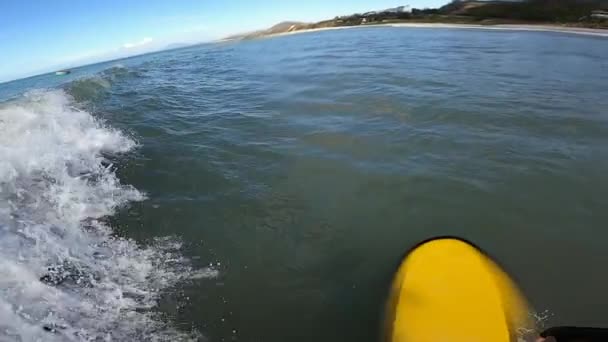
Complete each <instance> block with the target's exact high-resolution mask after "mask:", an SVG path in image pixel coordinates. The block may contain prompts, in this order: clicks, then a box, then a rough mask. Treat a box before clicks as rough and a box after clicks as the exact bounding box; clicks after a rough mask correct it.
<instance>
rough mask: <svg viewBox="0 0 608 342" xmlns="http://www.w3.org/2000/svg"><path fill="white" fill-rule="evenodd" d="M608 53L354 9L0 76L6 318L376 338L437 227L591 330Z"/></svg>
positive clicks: (595, 320) (98, 327) (562, 316)
mask: <svg viewBox="0 0 608 342" xmlns="http://www.w3.org/2000/svg"><path fill="white" fill-rule="evenodd" d="M606 56H608V40H606V39H605V38H598V37H586V36H581V35H576V36H575V35H568V34H561V33H539V32H513V31H485V30H460V29H421V28H417V29H412V28H409V29H405V28H373V29H371V28H370V29H356V30H342V31H327V32H318V33H311V34H301V35H293V36H288V37H277V38H273V39H264V40H257V41H247V42H240V43H218V44H210V45H203V46H197V47H191V48H186V49H180V50H174V51H169V52H164V53H158V54H153V55H146V56H141V57H137V58H131V59H128V60H122V61H117V62H110V63H106V64H99V65H95V66H89V67H84V68H81V69H77V70H74V72H73V73H72V74H71V75H70V76H68V77H57V76H54V75H46V76H39V77H36V78H31V79H27V80H21V81H16V82H12V83H7V84H2V85H0V97H3V98H4V99H10V100H9V101H8V102H6V103H4V104H1V105H0V214H1V215H2V216H1V217H2V218H1V219H0V228H2V230H1V231H0V238H1V239H2V240H0V241H2V242H0V251H1V252H0V253H1V254H2V257H3V259H5V260H6V261H2V262H0V263H5V264H4V266H2V267H0V275H1V277H0V279H2V280H0V328H5V329H8V330H6V331H7V332H6V333H5V335H0V336H9V337H12V338H14V339H17V337H15V336H20V337H21V338H22V339H24V340H28V338H30V337H32V338H34V337H35V338H41V339H43V340H52V339H55V340H58V341H61V340H70V339H72V340H76V341H79V340H85V339H87V338H88V339H95V338H108V336H111V337H112V338H113V339H115V340H149V339H153V338H156V339H157V340H163V341H164V340H179V339H182V340H186V339H202V338H203V337H201V336H205V337H206V338H208V339H209V340H210V341H231V340H241V341H370V340H376V339H377V338H378V337H379V335H380V331H379V328H380V325H381V316H382V310H383V305H384V301H385V298H386V295H387V293H386V291H387V286H388V283H389V281H390V278H391V276H392V272H393V270H394V267H395V266H396V264H397V263H398V261H399V258H400V257H401V255H402V254H403V252H404V251H405V250H407V249H408V248H409V247H410V246H412V245H413V244H415V243H416V242H418V241H420V240H422V239H426V238H429V237H432V236H435V235H445V234H449V235H458V236H461V237H464V238H467V239H470V240H472V241H474V242H475V243H477V244H478V245H480V246H481V247H483V248H484V249H486V250H487V251H488V252H489V253H490V254H492V255H493V256H495V257H496V259H498V260H499V262H501V263H502V264H504V265H505V267H506V268H507V269H508V270H509V271H510V273H511V274H512V275H513V276H514V277H515V278H516V279H517V280H518V282H519V283H520V285H521V286H522V287H523V289H524V291H525V292H526V294H527V295H528V297H529V298H530V300H531V302H532V303H533V304H534V306H535V310H536V312H538V313H541V314H542V315H545V311H546V310H547V312H548V313H549V314H548V316H549V318H548V320H545V323H546V324H549V325H553V324H571V325H575V324H579V325H603V326H608V321H607V320H606V316H605V314H604V313H605V310H604V308H605V307H606V306H607V305H608V296H606V291H605V289H606V288H607V286H608V274H607V273H606V272H604V271H603V270H604V269H605V268H606V264H607V263H608V250H607V249H606V241H607V239H608V233H607V232H606V226H607V223H608V214H607V212H606V210H605V207H606V204H607V200H606V198H607V195H608V179H607V178H606V174H607V172H608V112H607V111H606V108H608V97H607V96H606V95H607V94H608V60H607V59H606ZM33 89H38V90H36V91H33ZM24 93H26V95H23V94H24ZM5 269H6V270H7V271H4V270H5ZM45 276H46V277H45ZM23 288H25V289H27V291H26V292H27V293H26V294H24V293H23V291H22V289H23ZM40 298H53V299H52V300H50V299H46V300H41V299H40ZM3 318H4V319H3ZM2 322H11V323H5V324H4V325H7V326H8V327H5V326H4V325H3V323H2ZM42 326H47V327H48V326H50V327H52V328H53V329H52V330H53V331H54V332H49V331H48V330H49V329H46V330H45V329H42V328H41V327H42ZM144 327H145V328H144ZM9 328H10V329H9ZM0 331H3V330H2V329H0ZM0 334H2V333H0Z"/></svg>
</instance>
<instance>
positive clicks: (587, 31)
mask: <svg viewBox="0 0 608 342" xmlns="http://www.w3.org/2000/svg"><path fill="white" fill-rule="evenodd" d="M373 27H403V28H447V29H450V28H455V29H472V30H500V31H529V32H557V33H569V34H576V35H584V36H593V37H606V38H608V29H594V28H584V27H570V26H561V25H551V24H495V25H477V24H454V23H385V24H373V25H355V26H335V27H322V28H313V29H305V30H297V31H291V32H281V33H275V34H269V35H263V36H259V37H255V38H249V39H223V40H220V41H224V42H229V41H242V40H256V39H265V38H274V37H281V36H289V35H294V34H304V33H314V32H321V31H330V30H346V29H356V28H373Z"/></svg>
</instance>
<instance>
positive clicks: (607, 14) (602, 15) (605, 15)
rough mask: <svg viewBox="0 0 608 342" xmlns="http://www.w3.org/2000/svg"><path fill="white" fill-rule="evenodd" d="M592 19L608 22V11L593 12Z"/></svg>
mask: <svg viewBox="0 0 608 342" xmlns="http://www.w3.org/2000/svg"><path fill="white" fill-rule="evenodd" d="M591 18H593V19H603V20H607V19H608V11H593V12H591Z"/></svg>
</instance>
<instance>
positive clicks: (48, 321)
mask: <svg viewBox="0 0 608 342" xmlns="http://www.w3.org/2000/svg"><path fill="white" fill-rule="evenodd" d="M99 84H101V86H102V87H103V82H102V83H99ZM135 147H136V143H135V142H134V141H133V140H132V139H130V138H129V137H127V136H125V135H124V134H122V133H121V132H120V131H118V130H115V129H112V128H110V127H108V126H107V125H105V124H104V123H102V122H101V121H99V120H98V119H96V118H94V117H93V116H92V115H91V114H89V113H88V112H86V111H83V110H80V109H77V108H76V107H75V105H74V102H73V98H72V97H71V96H69V95H67V93H66V92H64V91H61V90H52V91H37V92H30V93H28V94H26V95H24V96H23V97H21V98H19V99H17V100H15V101H11V102H8V103H4V104H0V340H2V341H5V340H10V341H101V340H103V341H110V340H112V341H133V340H135V341H144V340H145V341H149V340H152V341H154V340H156V341H165V340H171V341H176V340H195V339H197V338H198V336H197V334H196V333H183V332H178V331H177V330H175V329H172V328H171V327H170V325H169V324H167V323H165V322H163V320H162V319H161V318H160V317H158V314H155V313H154V310H152V309H153V308H154V306H155V305H156V303H157V300H158V299H159V296H160V294H161V292H162V291H163V290H166V289H168V288H170V287H172V286H175V285H176V284H177V283H178V282H180V281H184V280H186V279H189V278H191V277H192V276H193V273H194V271H193V269H192V267H191V266H190V264H189V263H188V260H186V259H184V258H183V257H182V256H181V255H180V253H179V247H180V246H179V242H178V241H175V240H172V239H169V238H164V239H158V240H157V241H156V243H154V244H152V246H149V247H142V246H138V245H137V244H136V243H135V242H134V241H132V240H128V239H124V238H119V237H115V236H114V235H113V234H112V230H111V228H110V227H109V226H108V225H106V224H104V222H103V220H102V219H103V218H104V217H107V216H109V215H112V214H113V213H114V212H115V211H116V210H117V209H118V208H120V207H121V206H124V205H127V204H128V203H129V202H132V201H141V200H144V199H145V195H144V194H143V193H141V192H139V191H138V190H137V189H135V188H133V187H132V186H129V185H124V184H121V183H120V181H119V179H118V178H117V176H116V174H115V172H114V170H115V167H114V166H113V165H112V164H111V163H110V161H109V160H108V158H107V156H110V155H116V154H122V153H126V152H129V151H131V150H132V149H134V148H135ZM205 275H206V276H213V275H214V273H213V271H211V270H210V271H209V272H208V273H205ZM199 276H200V273H199Z"/></svg>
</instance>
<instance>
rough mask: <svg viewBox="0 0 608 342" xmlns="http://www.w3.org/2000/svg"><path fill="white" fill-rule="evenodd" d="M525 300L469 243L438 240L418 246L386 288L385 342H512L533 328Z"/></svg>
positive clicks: (504, 275) (502, 274) (499, 270)
mask: <svg viewBox="0 0 608 342" xmlns="http://www.w3.org/2000/svg"><path fill="white" fill-rule="evenodd" d="M529 317H530V316H529V307H528V303H527V301H526V299H525V297H524V296H523V295H522V293H521V292H520V291H519V289H518V288H517V285H516V284H515V283H514V282H513V281H512V280H511V279H510V278H509V276H508V275H507V274H506V273H505V272H504V271H503V270H502V269H501V268H500V267H499V266H498V265H497V264H496V263H495V262H494V261H493V260H492V259H491V258H490V257H488V256H487V255H486V254H484V253H483V252H482V251H480V250H479V249H478V248H476V247H475V246H473V245H471V244H470V243H468V242H466V241H463V240H460V239H455V238H439V239H435V240H430V241H427V242H424V243H422V244H420V245H418V246H417V247H416V248H414V249H413V250H412V251H411V252H410V253H409V254H408V255H407V256H406V258H405V259H404V260H403V262H402V264H401V266H400V267H399V269H398V271H397V274H396V276H395V279H394V281H393V284H392V289H391V294H390V298H389V302H388V309H387V315H386V326H385V340H386V341H387V342H489V341H491V342H512V341H517V339H518V337H517V336H518V331H519V330H520V329H531V328H533V322H532V321H531V320H530V318H529Z"/></svg>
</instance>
